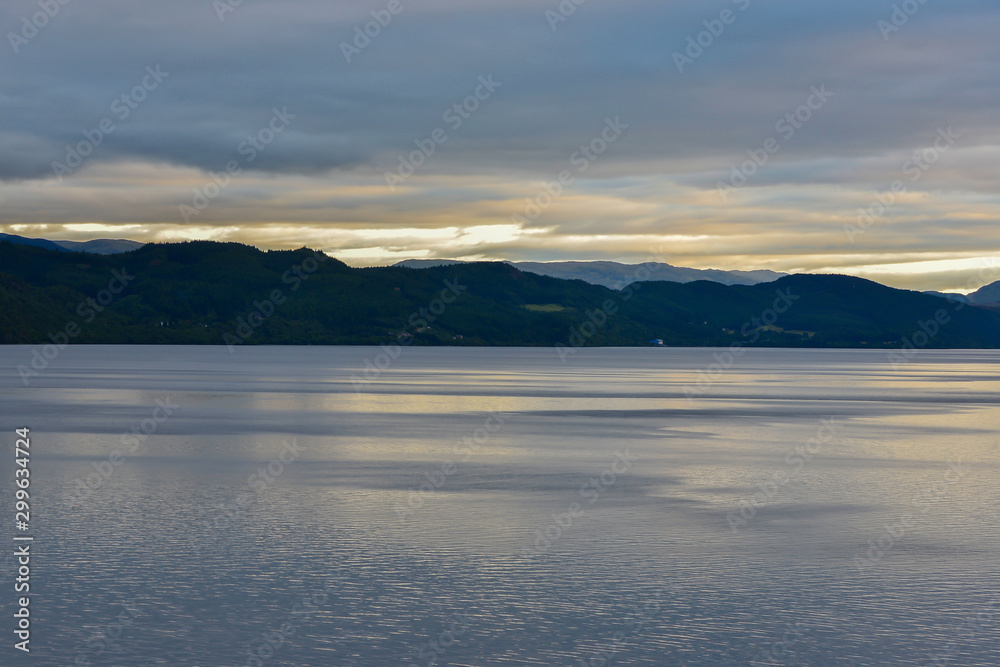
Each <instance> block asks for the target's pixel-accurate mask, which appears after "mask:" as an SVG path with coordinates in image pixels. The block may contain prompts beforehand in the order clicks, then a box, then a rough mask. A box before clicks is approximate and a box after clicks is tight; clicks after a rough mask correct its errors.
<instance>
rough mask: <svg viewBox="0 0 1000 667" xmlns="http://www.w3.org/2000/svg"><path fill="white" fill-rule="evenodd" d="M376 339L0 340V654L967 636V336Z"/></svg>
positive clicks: (120, 655) (87, 659) (452, 659)
mask: <svg viewBox="0 0 1000 667" xmlns="http://www.w3.org/2000/svg"><path fill="white" fill-rule="evenodd" d="M394 352H395V351H394ZM380 354H385V353H383V351H382V350H380V349H379V348H369V347H334V348H323V347H263V348H261V347H244V348H237V349H235V351H234V352H233V353H232V354H231V353H230V352H229V351H228V350H227V349H226V348H225V347H203V348H178V347H155V346H144V347H114V346H109V347H87V346H70V347H68V348H67V349H65V350H63V351H61V352H60V353H59V355H58V356H57V357H56V358H55V359H53V360H52V361H50V362H49V365H48V367H47V368H46V369H45V370H44V371H42V372H40V374H39V375H38V376H34V377H30V378H28V381H29V384H28V386H25V385H24V383H23V382H22V380H21V378H20V377H19V375H18V372H17V366H18V365H19V364H29V363H30V362H31V348H29V347H0V368H3V373H2V375H0V406H2V407H0V427H2V431H0V441H2V442H3V443H4V451H6V452H8V454H7V455H5V456H3V457H2V460H0V473H2V474H3V480H4V484H3V489H4V494H3V498H4V503H3V505H4V516H5V520H9V521H10V528H9V532H8V534H9V535H10V536H13V534H14V533H15V530H14V527H13V520H14V517H13V490H14V488H15V487H14V484H13V480H14V463H13V456H12V455H10V454H9V452H10V451H11V448H10V447H8V446H7V443H8V442H9V443H11V445H13V441H14V429H15V428H17V427H25V426H26V427H29V428H30V429H31V436H32V449H31V452H32V453H31V457H32V458H31V480H32V486H31V489H32V496H31V502H32V508H31V511H32V515H31V518H32V523H31V528H32V529H31V532H32V534H33V535H34V537H35V541H34V542H33V546H32V554H33V559H32V563H31V567H32V569H31V593H32V600H31V605H30V609H31V619H32V637H31V640H32V641H31V649H32V652H31V656H30V657H29V656H22V655H20V654H19V652H17V651H14V650H13V648H12V646H13V643H14V641H15V640H14V639H13V637H12V633H11V632H10V628H11V626H12V622H11V615H10V614H12V613H13V611H14V609H15V594H14V592H13V590H12V587H13V582H12V579H13V577H14V576H16V573H15V571H14V564H13V562H12V560H11V559H10V558H9V557H8V556H9V554H11V553H12V552H13V548H12V546H11V545H12V544H13V542H11V541H10V537H7V538H4V540H5V541H7V544H8V546H5V547H3V552H2V554H3V555H2V556H0V566H2V568H0V579H3V584H2V586H0V590H2V591H3V593H2V595H0V605H2V607H3V614H4V617H5V618H7V619H8V620H7V621H6V622H5V624H4V627H5V628H6V629H5V631H4V633H3V636H4V637H5V640H4V641H5V644H4V645H3V646H0V663H3V664H13V660H14V656H15V654H17V655H16V657H17V658H21V659H22V660H19V661H18V664H20V662H24V663H25V664H28V663H29V662H30V663H31V664H38V665H83V664H93V665H154V664H162V665H201V666H217V665H227V666H228V665H260V664H264V665H300V666H301V665H308V666H312V665H317V666H318V665H338V666H342V665H343V666H346V665H355V666H369V665H371V666H379V667H382V666H386V665H401V666H404V667H406V666H409V665H420V666H423V665H429V664H438V665H455V666H458V665H462V666H487V665H587V666H588V667H589V666H594V667H597V666H599V665H611V664H614V665H739V664H752V663H754V662H756V664H772V665H888V664H892V665H932V664H950V665H984V666H985V665H990V666H996V665H998V664H1000V528H998V526H997V515H998V508H1000V465H998V464H1000V449H998V445H1000V436H998V432H997V429H998V425H1000V353H998V352H991V351H987V352H983V351H943V352H937V351H921V352H920V353H919V354H917V355H916V356H914V357H913V358H912V360H910V361H909V362H908V363H903V364H898V363H897V364H896V365H893V364H892V363H891V362H890V360H889V358H888V355H887V353H886V352H885V351H841V350H765V349H751V350H746V351H745V353H744V354H742V355H739V356H738V357H734V358H727V357H725V356H724V352H721V351H719V350H705V349H669V348H668V349H584V350H579V351H577V352H576V353H574V354H571V355H569V356H568V357H567V358H566V359H565V363H563V361H562V360H560V358H559V356H558V355H557V354H556V352H555V351H554V350H553V349H549V348H543V349H495V348H490V349H484V348H433V349H432V348H408V349H403V350H401V351H400V353H399V355H398V357H397V358H395V359H391V358H389V356H388V355H385V356H381V357H380V356H379V355H380ZM366 369H367V373H368V375H367V380H366V379H365V375H364V373H365V371H366ZM352 378H353V379H352ZM3 656H6V657H3ZM935 658H936V659H937V661H938V662H935ZM435 661H436V662H435Z"/></svg>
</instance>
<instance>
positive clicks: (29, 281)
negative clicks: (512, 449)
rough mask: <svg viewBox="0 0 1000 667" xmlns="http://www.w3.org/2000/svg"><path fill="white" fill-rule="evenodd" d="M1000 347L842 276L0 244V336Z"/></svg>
mask: <svg viewBox="0 0 1000 667" xmlns="http://www.w3.org/2000/svg"><path fill="white" fill-rule="evenodd" d="M653 339H663V341H664V342H665V343H666V344H667V345H672V346H729V345H732V344H740V345H757V346H781V347H873V348H876V347H877V348H901V347H904V346H906V345H908V344H909V345H915V346H916V347H937V348H946V347H962V348H998V347H1000V313H998V312H994V311H991V310H987V309H982V308H977V307H972V306H966V305H964V304H958V303H953V304H948V303H947V302H944V301H943V300H942V299H941V298H939V297H937V296H934V295H928V294H921V293H919V292H911V291H907V290H898V289H894V288H891V287H886V286H884V285H880V284H878V283H874V282H871V281H869V280H864V279H862V278H854V277H850V276H837V275H792V276H784V277H782V278H779V279H778V280H776V281H774V282H770V283H758V284H756V285H723V284H720V283H716V282H710V281H704V280H701V281H695V282H690V283H677V282H668V281H653V282H642V283H635V284H633V285H630V286H628V287H626V288H624V289H622V290H619V291H615V290H611V289H608V288H606V287H603V286H600V285H591V284H588V283H586V282H583V281H580V280H562V279H559V278H552V277H549V276H541V275H538V274H535V273H531V272H525V271H521V270H519V269H518V268H517V267H515V266H512V265H510V264H505V263H502V262H483V263H461V264H453V265H450V266H439V267H433V268H428V269H425V270H422V271H414V270H412V269H408V268H404V267H378V268H363V269H359V268H351V267H349V266H347V265H346V264H344V263H342V262H340V261H338V260H336V259H333V258H330V257H327V256H325V255H322V254H320V253H318V252H314V251H311V250H308V249H305V248H302V249H300V250H294V251H275V250H271V251H266V252H265V251H261V250H258V249H256V248H253V247H251V246H246V245H241V244H238V243H216V242H209V241H192V242H187V243H168V244H157V243H150V244H146V245H144V246H143V247H141V248H139V249H137V250H134V251H132V252H129V253H125V254H120V255H81V254H77V253H67V252H58V251H53V250H47V249H44V248H40V247H32V246H28V245H21V244H14V243H9V242H3V241H0V343H26V344H41V343H50V342H51V343H53V344H56V345H58V344H64V343H66V342H74V343H147V344H215V345H230V346H233V348H235V346H236V345H239V344H243V343H246V344H325V345H330V344H369V345H379V344H394V343H397V342H402V343H413V344H418V345H522V346H543V345H544V346H555V345H562V346H563V348H562V349H563V350H565V349H567V348H569V347H575V346H579V345H624V346H635V345H648V344H649V341H650V340H653Z"/></svg>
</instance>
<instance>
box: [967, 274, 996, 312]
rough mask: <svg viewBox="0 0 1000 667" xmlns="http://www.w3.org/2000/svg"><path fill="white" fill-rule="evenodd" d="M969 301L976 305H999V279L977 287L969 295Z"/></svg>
mask: <svg viewBox="0 0 1000 667" xmlns="http://www.w3.org/2000/svg"><path fill="white" fill-rule="evenodd" d="M969 301H970V302H971V303H974V304H975V305H977V306H1000V280H998V281H996V282H995V283H990V284H989V285H984V286H982V287H980V288H979V289H977V290H976V291H975V292H973V293H972V294H970V295H969Z"/></svg>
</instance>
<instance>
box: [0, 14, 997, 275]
mask: <svg viewBox="0 0 1000 667" xmlns="http://www.w3.org/2000/svg"><path fill="white" fill-rule="evenodd" d="M387 5H388V3H387V2H386V1H383V0H371V1H370V2H365V3H361V4H357V3H353V4H352V3H346V4H344V3H328V2H321V1H319V0H307V1H305V2H296V3H281V2H278V1H277V0H244V2H243V3H241V4H240V5H238V6H236V7H234V8H233V11H231V12H226V13H225V14H224V15H223V16H222V18H221V19H220V16H219V15H218V14H217V12H216V9H215V8H214V5H213V3H212V2H207V1H206V0H175V1H173V2H171V3H169V4H163V3H154V2H145V1H140V0H94V1H93V2H88V3H69V4H67V5H63V6H61V9H60V11H59V13H58V14H57V15H56V16H53V17H52V18H51V19H49V20H48V22H47V24H46V25H45V26H44V27H42V28H39V29H38V30H37V34H35V35H34V36H33V37H31V38H30V39H29V40H27V42H26V43H24V44H20V45H19V48H18V50H17V52H16V53H14V52H13V51H14V49H13V46H12V45H11V44H10V38H9V37H8V38H7V40H6V41H7V42H8V43H7V44H5V45H4V47H5V48H8V49H9V50H8V52H7V54H6V55H5V56H4V57H5V59H6V60H7V61H9V62H11V63H12V64H13V65H14V66H13V67H8V68H4V69H3V71H2V72H0V105H2V107H3V109H4V113H3V114H2V115H0V197H2V201H3V202H4V206H3V208H2V210H0V226H4V227H8V228H11V229H12V227H11V226H13V225H26V226H27V227H23V229H27V230H31V229H34V230H44V231H45V234H46V235H49V236H53V235H61V236H63V237H65V238H71V237H74V236H75V237H78V238H79V237H80V235H82V234H85V233H86V232H84V231H83V230H84V229H86V228H81V227H79V225H81V224H101V225H109V227H110V229H112V230H113V229H115V228H116V226H118V227H117V228H118V229H121V230H122V233H121V234H117V235H119V236H123V235H126V232H127V234H128V235H130V236H132V237H135V238H139V239H140V240H150V239H155V238H161V239H162V238H184V237H185V236H198V235H201V236H199V237H202V236H204V235H206V234H209V235H211V234H216V235H217V236H221V237H226V238H229V237H238V238H239V239H240V240H245V241H248V242H256V243H258V244H262V245H269V246H272V247H277V246H278V245H282V244H284V243H289V244H291V245H293V246H298V245H302V244H303V243H309V242H322V243H323V244H324V245H326V246H327V247H341V248H342V249H343V250H345V251H350V253H349V254H351V255H352V256H356V257H359V258H363V260H362V261H378V258H379V257H380V256H381V257H385V258H392V257H397V256H399V255H400V254H401V253H403V254H405V253H412V254H411V256H442V255H443V254H445V253H451V252H461V253H466V254H469V255H470V256H480V255H483V254H485V255H489V256H494V255H497V254H498V253H505V257H506V258H510V259H522V258H523V259H550V258H551V259H554V258H559V257H567V256H570V255H573V253H577V254H576V255H573V256H574V257H593V258H610V259H615V258H617V259H627V258H633V259H637V258H641V257H642V256H644V255H645V254H646V253H645V251H646V248H645V247H644V244H647V243H651V242H656V241H655V240H656V239H665V240H667V241H669V242H670V243H671V244H673V245H674V246H675V254H676V255H677V256H678V257H680V258H683V260H684V261H686V262H688V263H690V264H691V265H695V266H707V265H709V264H711V265H714V266H718V267H719V268H757V267H766V268H783V269H787V268H789V267H818V266H819V265H820V264H822V263H823V262H822V260H818V259H816V258H819V257H826V256H829V255H834V254H836V255H842V256H851V255H857V256H861V255H864V254H882V253H887V252H893V251H894V250H895V251H898V252H901V253H908V252H921V251H928V252H935V253H939V254H940V255H941V258H942V259H947V258H953V257H958V256H960V255H962V254H963V253H968V252H979V253H989V252H996V251H1000V232H997V231H996V230H995V229H996V225H995V224H994V222H995V221H996V220H997V217H998V211H1000V206H998V205H1000V202H998V196H997V195H996V192H997V186H998V185H1000V183H998V182H997V181H998V177H997V172H996V170H995V169H994V168H993V165H995V164H996V160H997V158H998V157H1000V155H998V153H1000V127H998V121H997V117H996V113H995V110H996V108H998V106H1000V84H998V77H1000V75H998V74H997V73H998V72H1000V49H998V48H997V46H996V37H995V36H996V34H997V32H998V28H1000V15H998V14H997V13H996V12H995V8H994V7H993V4H992V3H989V2H980V1H972V0H957V1H956V2H951V3H947V4H944V3H927V4H926V5H922V6H921V8H920V10H919V11H918V12H917V13H916V14H914V15H913V16H912V17H908V18H907V20H906V22H905V24H903V25H901V26H900V29H899V30H898V31H894V32H892V33H891V34H889V35H888V38H884V37H883V33H882V31H880V29H879V27H878V22H879V21H880V20H883V21H884V20H891V14H892V11H893V9H892V7H893V5H892V3H871V2H868V1H864V2H862V1H861V0H846V1H839V2H834V1H833V0H823V1H821V2H813V3H801V2H793V1H792V0H783V1H780V2H771V3H763V2H750V1H748V0H738V1H730V0H716V1H714V2H699V3H680V2H669V3H663V2H652V1H645V0H641V1H625V2H618V3H603V2H598V1H596V0H594V1H592V2H587V3H584V4H582V5H579V6H577V8H576V10H575V11H574V12H573V13H572V15H570V16H567V17H565V18H566V20H565V21H564V22H560V23H558V24H555V29H553V24H552V23H551V21H550V18H551V17H548V18H547V17H546V11H558V3H557V2H537V1H534V0H532V1H528V0H520V1H510V0H507V1H503V2H501V1H500V0H490V1H483V2H479V3H477V4H476V8H475V11H470V9H469V5H468V3H464V2H463V3H460V2H457V1H455V0H421V1H420V2H411V0H402V4H401V5H400V6H401V7H402V10H401V11H400V12H399V13H397V14H394V15H391V19H389V20H387V19H386V18H385V16H386V15H385V13H384V10H385V8H386V7H387ZM742 7H745V9H741V8H742ZM727 10H728V11H730V12H732V14H731V16H732V17H734V18H733V20H732V22H730V23H727V24H720V23H718V22H717V19H719V17H720V16H722V12H724V11H727ZM37 11H38V5H37V3H36V2H34V1H32V0H12V1H11V2H8V3H5V5H4V7H3V8H2V9H0V32H2V33H3V34H4V35H7V34H8V33H14V34H19V32H20V31H21V30H22V28H23V18H24V17H31V16H32V15H33V14H34V13H36V12H37ZM372 12H375V13H376V14H375V15H374V16H373V14H372ZM378 17H381V21H382V23H384V25H382V24H375V27H374V28H373V27H372V21H375V20H376V19H377V18H378ZM706 22H707V23H706ZM720 25H722V27H721V28H720V27H719V26H720ZM366 28H367V29H368V30H369V33H370V34H373V35H374V36H373V37H368V42H365V39H364V38H358V34H359V31H361V34H363V33H364V30H365V29H366ZM706 31H709V32H708V33H706ZM712 31H715V32H717V33H719V34H711V33H712ZM706 34H707V35H708V38H706V37H705V35H706ZM689 38H690V39H692V40H694V41H695V43H697V41H698V40H699V39H700V40H702V42H703V43H706V44H708V45H707V46H704V47H702V50H701V52H700V55H698V56H697V57H696V58H695V59H693V61H692V62H691V63H690V64H688V65H687V66H686V67H685V68H684V71H683V72H679V71H678V67H677V64H676V58H675V53H686V52H687V50H688V48H689V45H690V43H691V42H690V41H689ZM355 40H357V41H355ZM344 44H348V45H351V46H352V47H353V48H354V49H355V50H356V51H357V52H356V53H352V54H351V57H350V62H348V58H347V57H345V48H344ZM361 44H364V46H363V47H359V46H358V45H361ZM349 50H350V49H348V51H349ZM694 52H695V51H691V53H694ZM148 68H161V69H162V71H164V72H168V73H169V75H168V76H166V77H165V78H163V80H162V82H161V83H159V84H158V85H156V86H155V87H154V88H149V86H148V85H145V84H144V82H147V83H148V82H149V79H148V72H149V69H148ZM490 76H492V77H493V78H494V79H495V80H496V81H498V82H500V85H499V87H498V88H497V89H496V90H495V92H493V93H492V94H490V95H489V96H488V97H487V98H485V99H474V98H475V97H476V95H477V92H476V91H477V89H479V86H480V85H481V84H480V82H481V79H480V77H490ZM823 86H825V87H826V88H827V89H828V90H829V91H831V92H832V97H830V99H829V100H828V102H826V103H824V104H823V105H822V107H821V108H819V109H817V110H814V111H812V112H811V113H810V117H809V119H808V120H807V121H805V122H801V121H798V124H799V125H800V126H798V127H795V128H794V129H795V132H794V133H793V134H792V135H791V136H787V134H786V133H785V132H783V131H782V130H779V129H778V128H779V126H780V125H779V124H780V123H781V122H782V119H785V118H787V117H788V115H789V114H792V116H793V118H794V115H795V114H796V113H797V111H798V110H799V109H801V108H802V106H803V105H804V104H807V103H808V100H809V99H810V95H812V91H813V90H814V89H815V87H823ZM139 97H141V98H142V99H141V100H140V99H138V98H139ZM470 99H473V102H471V103H470V102H469V100H470ZM456 105H459V107H458V108H457V110H456ZM463 105H465V106H463ZM126 110H127V111H128V113H127V114H125V113H124V112H125V111H126ZM275 110H278V111H279V112H282V111H284V112H285V113H287V114H289V115H291V116H294V118H292V119H291V120H290V122H288V124H287V127H284V128H283V129H282V131H281V132H272V133H271V135H272V136H270V137H269V136H268V130H269V124H270V123H271V120H272V118H273V117H274V114H275ZM609 118H611V119H614V118H620V119H621V120H622V121H623V122H625V123H627V124H629V126H630V127H629V129H628V131H627V133H626V134H625V135H624V136H623V137H622V138H621V139H620V140H619V141H616V142H614V143H613V144H611V145H609V146H607V149H606V150H605V151H604V152H603V153H602V154H601V155H600V156H599V158H598V159H595V160H592V161H589V164H588V165H587V169H586V172H582V171H576V169H577V167H576V165H574V163H573V156H574V154H576V153H577V152H578V151H580V150H581V148H582V147H587V146H589V145H590V144H591V142H593V141H594V140H595V139H596V138H598V137H599V136H600V133H601V131H602V128H603V127H604V126H605V123H606V120H607V119H609ZM458 121H460V122H458ZM102 122H105V125H104V127H105V128H107V127H108V125H107V123H110V124H111V126H113V130H112V131H110V132H103V133H101V134H102V136H101V139H100V141H99V142H96V141H94V140H93V139H94V138H95V137H97V136H98V135H97V134H95V132H97V131H98V130H99V128H100V127H101V124H102ZM786 127H787V125H786ZM949 127H950V128H953V129H954V131H955V132H957V133H958V134H959V135H960V139H958V140H957V142H956V143H955V145H954V146H953V147H952V148H951V149H950V150H949V151H948V152H947V153H945V154H942V155H941V156H940V159H939V160H938V161H936V162H935V164H934V165H933V166H932V168H930V169H928V170H927V171H926V172H924V173H922V174H921V178H920V179H918V180H916V181H907V191H906V193H905V195H904V196H901V197H900V198H899V199H898V201H897V202H896V203H895V204H894V205H893V206H892V207H891V210H890V211H889V212H888V213H887V214H886V215H885V216H884V217H882V218H880V219H879V221H878V223H877V224H875V225H873V226H872V227H871V228H870V229H868V230H866V232H865V233H864V234H863V235H861V236H858V237H857V238H856V239H855V240H854V241H853V242H852V241H851V240H849V239H848V237H847V236H845V234H844V226H845V225H846V224H851V223H852V222H855V221H856V220H857V216H858V209H859V208H864V207H867V206H868V205H869V204H870V203H871V202H872V200H873V197H875V196H877V195H878V194H879V193H882V192H884V191H886V190H887V189H888V188H889V187H890V186H891V183H892V182H893V181H894V180H897V179H900V178H902V177H903V176H902V175H903V174H905V166H904V165H905V164H906V163H907V160H909V159H911V158H912V156H913V155H915V154H919V153H920V152H922V151H924V150H925V149H927V147H928V146H932V145H933V142H934V141H935V137H936V136H937V133H938V132H939V130H941V129H942V128H949ZM435 131H440V132H441V133H442V134H443V135H445V136H446V139H445V140H443V141H434V142H432V144H430V145H432V146H433V148H434V150H433V152H432V153H430V154H427V155H424V156H423V159H421V160H420V162H421V164H420V165H419V166H418V167H417V168H416V169H415V170H414V173H413V174H412V176H408V177H407V178H406V179H405V181H404V182H403V183H402V184H399V185H398V186H397V187H396V190H395V191H393V190H390V189H389V187H388V186H387V185H386V173H387V172H390V173H394V172H395V170H397V168H398V167H399V165H400V160H401V159H402V160H404V161H406V160H408V159H409V156H410V155H411V154H412V153H413V152H414V151H419V150H421V146H425V147H426V146H428V145H429V144H428V143H427V142H428V140H429V138H430V137H432V136H435V134H434V133H435ZM442 134H438V135H436V136H438V137H440V136H442ZM266 138H269V139H270V140H269V141H267V142H264V141H263V139H266ZM769 138H776V139H777V140H778V141H779V150H778V151H777V152H774V153H772V154H769V156H768V160H767V162H766V164H763V165H759V166H758V168H757V169H756V170H755V171H754V173H753V175H752V176H750V177H748V178H747V182H746V184H745V185H743V186H741V187H739V188H738V189H737V190H736V191H735V192H734V193H731V196H730V197H728V198H727V199H723V198H721V197H720V195H719V192H718V184H719V182H720V181H722V182H726V181H727V179H729V178H730V177H731V176H732V174H733V169H734V168H739V166H740V165H742V164H743V163H744V162H745V161H746V160H747V159H749V156H750V155H751V154H752V153H754V152H756V153H757V154H759V151H760V150H761V148H762V147H763V146H764V145H765V142H766V141H767V140H768V139H769ZM255 140H256V141H257V143H258V144H260V147H256V148H253V154H254V156H253V159H252V160H248V159H247V158H248V156H249V154H250V152H251V151H250V148H252V147H254V141H255ZM81 142H84V144H83V149H84V150H85V149H87V148H88V147H87V146H86V143H87V142H89V143H91V144H93V145H92V146H90V147H89V151H88V155H86V156H83V157H82V159H81V161H80V164H79V166H76V167H73V168H72V169H70V170H68V172H67V173H63V174H61V176H62V178H61V180H60V179H58V178H57V177H56V176H57V174H56V173H55V172H56V170H55V169H54V167H53V163H54V162H59V163H62V164H67V162H68V160H69V159H70V158H69V154H70V153H71V152H72V151H74V150H77V149H79V148H80V146H81ZM748 151H750V153H748ZM78 152H83V151H82V150H79V151H78ZM233 161H235V162H236V163H237V165H238V166H239V174H238V175H235V176H234V177H233V178H232V181H231V183H230V184H229V185H228V186H226V187H225V188H223V189H222V191H221V192H220V193H219V194H218V196H217V197H214V198H212V200H211V203H210V205H208V206H206V207H205V208H204V210H200V211H199V212H198V213H197V214H196V215H193V216H189V218H190V219H189V220H188V221H185V219H184V218H183V217H182V216H181V214H180V213H179V210H178V209H179V206H180V205H182V204H184V203H186V202H187V203H190V202H191V200H192V198H193V197H194V196H195V195H194V192H195V190H198V189H202V190H203V189H204V188H205V186H206V183H208V182H210V179H211V174H212V173H213V172H214V173H216V174H218V173H220V172H221V171H223V170H225V169H226V165H227V164H228V163H230V162H233ZM565 170H571V171H573V175H574V180H573V183H572V185H571V186H569V187H567V188H565V191H564V192H563V193H562V194H561V195H560V196H559V197H558V198H557V199H556V200H555V201H554V202H553V203H552V204H551V205H549V206H547V207H546V209H545V211H544V212H543V213H541V215H539V216H538V217H537V219H529V220H527V221H526V222H521V223H516V222H513V221H512V217H511V216H513V215H515V214H517V213H519V212H520V211H523V210H524V207H525V200H526V199H527V200H531V199H534V198H536V197H537V196H538V195H539V193H540V192H542V191H543V189H544V188H545V186H546V184H547V183H549V184H551V183H552V182H554V181H555V180H557V179H558V178H559V174H560V172H562V171H565ZM512 224H513V225H520V226H519V227H518V228H519V229H520V230H521V231H520V232H518V233H517V234H515V235H514V236H512V237H510V238H506V237H505V238H489V235H487V236H486V237H482V238H480V237H478V236H476V234H474V233H472V232H464V233H463V232H462V230H467V229H485V228H491V229H493V230H494V231H497V230H500V229H505V228H509V226H510V225H512ZM67 225H70V226H67ZM72 225H77V226H75V227H74V226H72ZM124 225H132V226H131V227H123V226H124ZM504 226H508V227H504ZM408 229H434V230H438V231H437V232H435V234H434V235H432V236H431V237H426V238H423V240H421V237H419V235H417V236H412V235H407V234H408V233H407V232H406V230H408ZM212 230H216V231H212ZM218 230H226V231H218ZM269 230H272V231H269ZM273 230H281V233H280V234H279V233H274V232H273ZM351 230H376V231H378V233H379V234H382V233H383V232H384V233H386V234H389V235H390V236H391V235H392V234H393V233H395V234H396V235H397V238H394V239H385V240H382V241H378V242H376V241H375V240H372V241H371V245H370V247H368V249H366V248H365V247H358V245H357V244H358V243H359V242H360V240H361V239H362V237H360V236H357V234H355V233H354V232H353V231H351ZM394 230H395V232H394ZM448 230H455V232H454V234H453V236H454V237H456V238H457V239H459V241H457V242H456V243H457V244H456V243H452V242H451V241H450V240H448V239H447V238H446V237H447V235H448V234H451V233H452V232H450V231H448ZM347 232H350V233H347ZM345 234H346V235H345ZM351 234H355V235H354V236H352V235H351ZM463 238H464V239H465V240H464V241H462V240H461V239H463ZM665 242H666V241H665ZM338 244H343V245H338ZM421 244H422V245H421ZM463 244H464V245H463ZM366 253H367V254H366ZM380 253H382V254H381V255H380ZM602 253H603V254H602ZM610 255H613V257H612V256H610ZM844 265H845V266H846V265H847V264H844Z"/></svg>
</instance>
